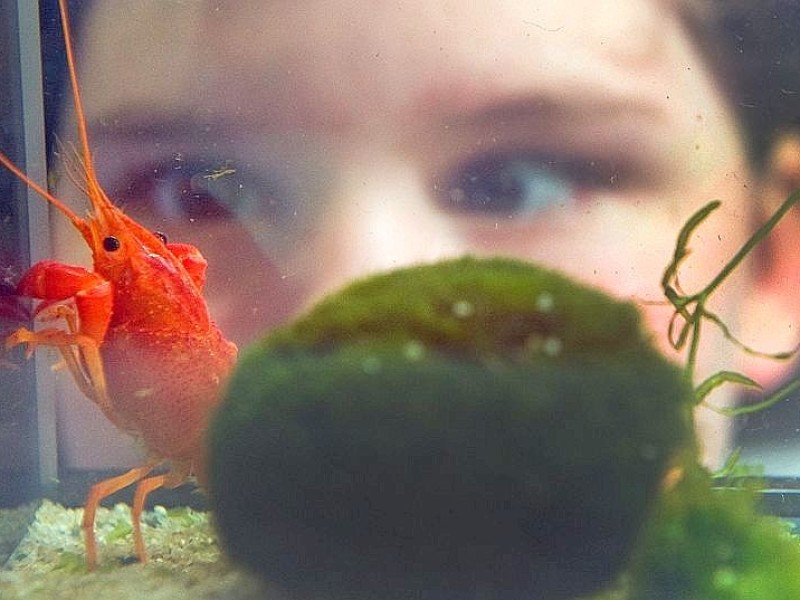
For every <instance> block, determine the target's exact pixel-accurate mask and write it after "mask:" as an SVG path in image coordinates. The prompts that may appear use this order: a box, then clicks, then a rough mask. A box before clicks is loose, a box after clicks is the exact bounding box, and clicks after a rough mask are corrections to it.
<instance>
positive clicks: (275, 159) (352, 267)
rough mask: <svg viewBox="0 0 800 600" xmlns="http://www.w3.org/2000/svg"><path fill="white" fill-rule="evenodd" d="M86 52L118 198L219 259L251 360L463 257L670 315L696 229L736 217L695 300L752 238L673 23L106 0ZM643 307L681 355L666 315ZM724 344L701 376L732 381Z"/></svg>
mask: <svg viewBox="0 0 800 600" xmlns="http://www.w3.org/2000/svg"><path fill="white" fill-rule="evenodd" d="M83 36H84V37H83V39H82V46H81V52H80V64H79V78H80V80H81V83H82V87H83V92H84V95H85V103H86V108H87V112H88V119H89V125H90V128H91V131H90V135H91V140H92V145H93V149H94V156H95V159H96V161H97V164H98V168H99V171H100V177H101V181H102V182H103V183H104V185H105V187H106V189H107V191H108V192H109V194H110V195H111V197H112V198H114V199H115V201H116V202H117V203H118V204H120V205H121V206H123V207H124V208H125V209H126V210H127V212H128V213H129V214H130V215H132V216H133V217H134V218H136V219H138V220H140V221H142V222H144V223H146V224H148V225H149V226H150V227H152V228H153V229H156V230H159V231H163V232H164V233H166V235H167V236H168V237H169V239H170V240H171V241H181V242H190V243H193V244H196V245H197V246H198V247H199V248H200V249H201V251H202V252H203V253H204V255H205V256H206V257H207V259H208V261H209V281H208V288H207V295H208V298H209V303H210V306H211V309H212V312H213V313H214V315H215V318H216V319H217V321H218V322H219V324H220V326H221V328H222V329H223V331H225V332H226V334H227V335H228V336H229V337H230V338H231V339H233V340H234V341H236V342H237V343H240V344H246V343H248V342H250V341H252V340H253V339H255V338H256V337H258V336H260V335H262V334H263V332H264V331H265V329H267V328H269V327H271V326H274V325H275V324H276V323H279V322H282V321H285V320H286V319H287V318H289V317H290V316H291V315H293V314H296V313H297V312H298V311H299V310H301V309H302V308H303V307H305V306H307V305H308V304H309V303H311V302H313V301H314V300H315V299H317V298H319V296H320V295H322V294H324V293H325V292H328V291H331V290H333V289H335V288H338V287H340V286H341V285H343V284H344V283H345V282H346V281H347V280H349V279H351V278H353V277H356V276H359V275H364V274H366V273H369V272H373V271H376V270H381V269H389V268H394V267H399V266H402V265H407V264H410V263H417V262H424V261H432V260H435V259H438V258H443V257H447V256H457V255H462V254H466V253H470V254H480V255H493V254H502V255H509V256H515V257H520V258H524V259H529V260H532V261H536V262H540V263H543V264H545V265H547V266H550V267H555V268H558V269H559V270H562V271H563V272H565V273H567V274H569V275H572V276H575V277H577V278H579V279H580V280H582V281H585V282H588V283H590V284H594V285H597V286H599V287H601V288H603V289H605V290H608V291H611V292H613V293H614V294H616V295H619V296H621V297H624V298H628V299H631V298H634V299H649V300H659V299H660V298H661V296H660V289H659V281H660V277H661V274H662V271H663V269H664V267H665V266H666V264H667V263H668V262H669V260H670V257H671V253H672V250H673V248H674V243H675V238H676V236H677V233H678V231H679V229H680V227H681V226H682V224H683V223H684V221H685V220H686V218H687V217H688V216H689V215H690V214H691V213H692V212H694V211H695V210H697V209H698V208H699V207H700V206H701V205H702V204H704V203H706V202H707V201H709V200H711V199H714V198H719V199H722V200H724V204H723V209H722V210H721V211H720V214H719V215H716V216H715V218H714V221H713V223H709V224H708V225H705V226H704V227H703V228H702V229H701V230H700V232H699V239H698V241H697V242H696V243H695V245H696V247H697V248H698V251H697V252H696V256H694V260H693V261H691V264H689V265H687V268H686V269H685V271H684V273H683V278H682V283H683V284H684V286H685V287H686V288H688V289H692V288H693V287H695V286H696V285H697V284H701V283H705V282H707V281H708V280H709V279H710V277H711V276H713V274H715V273H716V272H717V271H718V270H719V268H720V267H721V265H722V264H723V263H724V261H725V260H726V259H727V258H728V257H729V256H730V255H731V254H732V253H733V252H734V251H735V249H737V248H738V247H739V246H740V245H741V243H742V241H743V239H744V237H745V235H746V233H747V231H748V228H749V223H748V219H747V214H748V210H749V207H748V206H747V202H748V201H749V200H750V198H749V195H748V194H749V192H748V184H749V182H750V178H751V176H750V172H749V169H748V166H747V163H746V161H745V157H744V153H743V150H742V145H741V142H740V140H739V137H738V133H737V128H736V125H735V122H734V119H733V116H732V113H731V110H730V109H729V107H728V105H727V104H726V102H725V101H724V100H723V98H722V97H721V95H720V93H719V92H718V90H717V88H716V87H715V84H714V81H713V78H712V75H711V74H710V73H709V71H708V69H707V67H706V66H705V64H704V62H703V59H702V57H701V55H700V54H699V52H698V51H697V49H696V48H695V47H694V46H693V44H692V41H691V40H690V39H689V37H688V35H687V33H686V32H685V31H684V29H683V28H682V26H681V22H680V20H679V18H678V16H677V15H676V13H675V12H674V9H673V8H672V5H671V4H670V3H669V2H659V1H656V0H630V1H628V2H617V1H614V2H610V1H609V2H604V1H598V0H592V1H588V0H586V1H584V0H576V1H574V2H570V3H565V2H561V1H560V0H558V1H556V0H551V1H549V0H544V1H538V2H531V1H529V0H526V1H524V2H523V1H514V0H504V1H500V2H497V1H494V2H469V3H466V2H461V1H453V2H449V1H439V2H433V1H431V0H425V1H417V0H409V1H406V2H381V1H378V2H369V3H366V2H358V1H355V0H329V1H311V0H309V1H299V2H264V1H263V0H258V1H249V2H248V1H238V2H211V3H205V2H199V1H193V2H164V1H163V0H139V1H137V2H133V3H132V2H119V1H104V2H96V3H94V7H93V8H92V9H91V11H90V14H89V15H87V19H86V21H85V23H84V27H83ZM66 122H67V127H66V129H65V132H64V133H63V134H62V135H63V136H64V137H66V138H67V139H72V138H73V137H74V136H72V135H70V134H71V130H70V129H69V128H70V126H71V121H70V120H67V121H66ZM62 179H64V178H62ZM76 197H77V196H76ZM76 202H77V200H76ZM67 229H68V226H66V225H64V227H63V231H62V232H61V237H60V238H59V245H60V251H59V253H58V254H59V257H60V258H62V259H64V258H68V257H69V252H70V249H71V248H80V244H79V243H78V242H76V241H75V239H74V238H73V237H72V236H71V233H70V232H68V231H67ZM731 289H732V291H729V292H728V293H727V294H726V295H725V296H724V299H723V300H722V302H721V304H720V305H718V306H717V308H718V309H719V310H720V311H721V312H722V313H723V314H733V309H734V307H735V306H736V304H737V300H738V299H737V294H738V293H739V292H737V291H736V290H740V291H741V293H744V292H746V279H745V278H744V277H742V278H741V279H740V285H738V286H731ZM644 309H645V312H646V313H647V316H648V322H649V324H650V326H651V327H652V328H653V331H654V333H655V334H656V335H657V337H658V338H660V339H663V337H664V331H665V323H666V320H667V318H668V317H669V311H668V310H667V309H665V308H663V307H653V306H646V307H644ZM733 321H734V322H735V319H734V320H733ZM712 346H713V347H709V348H708V352H707V353H706V355H705V356H704V360H705V361H706V364H705V366H704V370H703V372H705V373H707V372H709V371H710V370H712V369H718V368H721V367H723V366H724V367H728V368H730V366H731V365H730V362H729V358H730V354H729V352H728V350H727V347H726V346H725V345H724V344H719V345H718V346H717V345H716V344H714V345H712ZM79 402H80V404H81V405H87V404H88V403H86V402H85V401H83V400H80V401H79ZM76 410H78V408H77V405H76V406H74V407H73V406H70V408H69V409H68V410H67V411H66V412H68V413H70V414H66V415H64V418H65V423H66V425H65V427H66V430H69V429H70V427H78V426H79V423H82V422H84V421H86V420H87V419H93V417H91V418H90V417H87V416H86V415H85V414H83V415H82V416H81V417H80V418H78V417H75V416H74V415H76V414H78V413H76V412H75V411H76ZM70 415H72V416H70ZM100 419H102V417H101V418H100ZM69 423H73V425H70V424H69ZM722 431H723V429H722V428H721V427H720V429H719V430H718V431H715V432H711V433H708V435H707V447H708V452H709V454H710V455H712V456H714V455H717V454H719V451H720V447H721V445H722V444H723V440H724V435H723V433H722ZM90 435H91V434H90ZM67 437H69V434H67ZM85 443H86V440H85V438H84V439H83V441H82V442H81V444H85ZM102 443H103V444H104V445H106V444H107V443H108V440H103V442H102ZM69 447H70V446H69V444H67V450H68V452H69ZM72 451H73V452H74V453H76V456H77V455H78V454H79V452H80V451H79V450H77V449H73V450H72ZM106 455H107V456H112V457H113V456H114V455H113V453H112V454H108V453H107V454H106ZM76 460H81V459H76ZM111 460H118V459H117V458H112V459H111Z"/></svg>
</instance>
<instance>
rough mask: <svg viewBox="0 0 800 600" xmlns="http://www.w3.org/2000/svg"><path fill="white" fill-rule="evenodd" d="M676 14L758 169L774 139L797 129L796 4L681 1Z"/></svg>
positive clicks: (799, 45)
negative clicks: (735, 119)
mask: <svg viewBox="0 0 800 600" xmlns="http://www.w3.org/2000/svg"><path fill="white" fill-rule="evenodd" d="M679 10H680V11H681V14H682V16H683V17H684V21H685V23H686V24H687V26H688V28H689V30H690V32H691V33H692V34H693V35H694V38H695V40H696V42H697V44H698V46H699V48H700V50H701V52H702V53H703V54H704V55H705V56H706V58H707V60H708V62H709V64H710V66H711V69H712V71H713V72H714V73H715V74H716V76H717V80H718V82H719V84H720V86H721V87H722V89H723V90H724V92H725V93H726V95H727V97H728V101H729V103H730V105H731V107H732V108H733V110H734V111H735V113H736V115H737V117H738V120H739V123H740V126H741V128H742V133H743V135H744V139H745V143H746V145H747V149H748V154H749V157H750V160H751V162H752V163H753V165H754V166H755V167H756V168H760V167H762V166H763V165H764V164H765V162H766V159H767V158H768V155H769V151H770V148H771V147H772V144H773V142H774V141H775V139H776V138H777V137H778V136H780V135H781V134H782V133H786V132H787V131H791V130H793V129H800V41H798V39H797V32H798V31H799V30H800V2H797V0H683V1H682V2H681V4H680V9H679Z"/></svg>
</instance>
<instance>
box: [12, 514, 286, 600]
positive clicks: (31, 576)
mask: <svg viewBox="0 0 800 600" xmlns="http://www.w3.org/2000/svg"><path fill="white" fill-rule="evenodd" d="M15 510H16V509H15ZM17 512H18V511H16V512H15V511H0V524H2V523H3V522H4V521H7V520H9V519H14V518H16V517H15V515H16V514H17ZM82 515H83V510H82V509H68V508H64V507H63V506H60V505H58V504H55V503H53V502H50V501H47V500H45V501H43V502H42V504H41V506H40V507H39V508H38V510H37V511H36V516H35V520H34V521H33V523H32V524H31V526H30V528H29V529H28V533H27V535H26V536H25V537H24V538H23V540H22V541H21V542H20V543H19V545H18V546H17V548H16V550H14V552H13V553H12V554H11V556H10V558H9V559H8V560H7V562H6V563H5V565H3V567H2V568H0V600H23V599H43V600H44V599H47V600H50V599H63V600H81V599H84V598H85V599H90V598H91V599H96V598H108V599H111V598H113V599H115V600H138V599H142V600H144V599H148V600H162V599H163V600H167V599H170V600H173V599H183V598H186V599H193V598H201V599H212V598H213V599H219V600H222V599H225V600H228V599H230V600H256V599H262V598H270V599H273V598H275V599H277V598H278V597H279V595H278V594H275V593H268V592H267V591H266V590H265V589H264V588H263V587H261V586H260V585H259V584H258V582H257V581H256V580H254V579H253V578H252V577H251V576H249V575H248V574H246V573H244V572H242V571H241V570H239V569H237V568H236V567H235V566H233V565H231V564H230V563H229V562H228V561H227V560H226V559H225V558H224V557H223V556H222V555H221V553H220V549H219V546H218V545H217V538H216V535H215V533H214V530H213V528H212V527H211V524H210V522H209V513H206V512H197V511H194V510H192V509H190V508H173V509H165V508H163V507H161V506H156V507H155V509H154V510H153V511H148V512H146V513H145V514H144V515H143V519H142V521H143V526H142V530H143V534H144V539H145V543H146V545H147V550H148V553H149V556H150V560H149V561H148V562H147V563H146V564H139V563H137V562H136V561H135V558H134V556H133V536H132V529H131V516H130V507H129V506H127V505H124V504H118V505H116V506H115V507H114V508H112V509H107V508H100V509H99V510H98V512H97V525H96V531H97V543H98V554H99V557H98V558H99V563H100V564H99V567H98V569H97V570H96V571H94V572H91V573H90V572H88V571H87V569H86V564H85V554H84V542H83V537H82V532H81V527H80V524H81V517H82ZM2 530H3V528H2V527H0V535H1V534H2Z"/></svg>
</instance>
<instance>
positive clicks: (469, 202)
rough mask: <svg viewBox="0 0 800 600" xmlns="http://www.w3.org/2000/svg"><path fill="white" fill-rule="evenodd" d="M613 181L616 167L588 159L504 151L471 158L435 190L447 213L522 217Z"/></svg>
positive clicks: (605, 185) (614, 180) (561, 203)
mask: <svg viewBox="0 0 800 600" xmlns="http://www.w3.org/2000/svg"><path fill="white" fill-rule="evenodd" d="M617 179H618V176H617V174H616V171H615V170H614V169H611V168H608V167H607V166H606V165H601V164H599V163H597V162H595V161H591V160H558V159H553V158H545V157H542V156H537V155H531V154H525V153H507V154H491V155H484V156H481V157H478V158H477V159H473V160H470V161H468V162H466V163H464V164H462V165H460V166H459V167H457V168H456V169H455V170H454V172H452V173H451V175H450V177H449V179H447V180H446V183H445V184H444V185H441V184H439V185H437V188H438V193H439V196H440V201H441V203H442V205H443V207H444V208H445V209H446V210H448V211H453V212H462V213H467V214H470V213H471V214H475V215H480V214H484V215H487V216H497V215H501V214H503V215H514V214H519V215H526V214H532V213H536V212H538V211H542V210H547V209H549V208H553V207H555V206H559V205H563V204H564V203H568V202H572V201H574V200H575V199H576V198H577V196H578V194H580V193H582V192H583V191H585V190H586V189H587V188H594V187H600V186H603V187H609V186H611V185H614V184H616V183H617Z"/></svg>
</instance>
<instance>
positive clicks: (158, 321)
mask: <svg viewBox="0 0 800 600" xmlns="http://www.w3.org/2000/svg"><path fill="white" fill-rule="evenodd" d="M66 2H67V0H59V7H60V10H61V18H62V22H63V29H64V38H65V45H66V53H67V65H68V70H69V79H70V84H71V86H72V96H73V101H74V104H75V115H76V118H77V124H78V134H79V140H80V144H79V147H80V154H81V156H80V158H79V159H76V160H73V161H71V162H73V163H74V164H76V165H80V167H81V169H82V171H83V173H82V174H80V175H75V174H72V176H73V179H75V180H76V181H78V184H79V187H80V188H81V189H83V190H84V192H85V193H86V196H87V197H88V199H89V202H90V203H91V210H90V212H89V213H88V214H87V216H86V217H85V218H81V217H79V216H78V215H77V214H75V213H74V212H73V211H72V210H71V209H70V208H68V207H67V206H66V205H65V204H64V203H63V202H62V201H60V200H59V199H58V198H56V197H55V196H53V195H52V194H50V193H49V192H48V191H47V190H46V189H44V188H43V187H42V186H40V185H38V184H37V183H35V182H34V181H32V180H31V179H30V178H29V177H28V176H27V175H25V174H24V173H23V172H22V171H21V170H20V169H19V168H18V167H16V166H15V165H14V164H13V163H11V161H10V160H9V159H8V157H6V156H5V155H4V154H2V153H0V164H3V165H4V166H5V167H7V168H8V169H10V170H11V171H12V172H13V173H15V174H16V175H17V176H18V177H19V178H20V179H22V180H23V181H24V182H25V183H26V184H27V185H28V186H30V187H31V188H32V189H34V190H35V191H36V192H37V193H39V194H40V195H41V196H42V197H44V198H45V199H46V200H47V201H48V202H50V204H52V205H53V206H55V207H56V208H57V209H58V210H59V211H61V212H62V213H63V214H64V215H66V217H67V218H68V219H69V220H70V221H71V222H72V224H73V225H74V226H75V228H77V229H78V231H79V232H80V233H81V235H82V236H83V238H84V239H85V240H86V243H87V244H88V245H89V248H90V249H91V252H92V259H93V263H94V268H93V269H92V270H89V269H86V268H83V267H80V266H72V265H66V264H62V263H59V262H56V261H52V260H46V261H42V262H40V263H37V264H35V265H34V266H33V267H31V269H30V270H29V271H27V273H25V275H24V276H23V277H22V279H21V280H20V281H19V283H18V285H17V286H16V290H15V293H16V295H17V296H20V297H27V298H33V299H35V300H39V301H40V302H39V303H38V306H37V307H36V309H35V311H34V314H36V315H37V316H39V317H43V318H46V319H50V320H55V321H58V322H60V323H62V325H63V326H62V327H60V328H58V327H48V328H44V329H41V330H38V331H30V330H28V329H25V328H21V329H18V330H16V331H15V332H14V333H12V334H11V335H10V336H8V338H7V339H6V346H7V347H8V348H11V347H14V346H17V345H20V344H25V345H27V353H28V355H30V354H31V353H32V352H33V351H34V350H35V348H36V347H37V346H49V347H54V348H57V349H58V351H59V352H60V353H61V356H62V357H63V361H64V364H65V365H66V367H67V368H68V369H69V372H70V373H71V375H72V377H73V379H74V380H75V383H76V384H77V385H78V387H79V388H80V389H81V391H82V392H83V393H84V394H85V395H86V396H87V397H88V398H89V399H90V400H92V401H93V402H94V403H95V404H97V406H98V407H99V408H100V410H101V411H102V412H103V413H104V414H105V416H106V417H108V419H109V420H111V421H112V422H113V423H114V424H115V425H116V426H117V427H119V428H120V429H122V430H124V431H126V432H129V433H132V434H133V435H136V436H138V437H140V438H141V439H142V441H143V442H144V445H145V446H146V447H147V449H148V452H149V454H148V458H147V460H146V462H145V464H144V465H142V466H139V467H136V468H134V469H131V470H130V471H128V472H127V473H125V474H123V475H119V476H117V477H112V478H111V479H107V480H105V481H101V482H99V483H97V484H95V485H94V486H93V487H92V488H91V490H90V491H89V495H88V497H87V499H86V506H85V510H84V516H83V530H84V533H85V538H86V560H87V564H88V566H89V568H90V569H92V568H94V567H95V566H96V564H97V545H96V541H95V534H94V519H95V512H96V510H97V507H98V505H99V503H100V501H101V500H102V499H103V498H105V497H106V496H108V495H110V494H112V493H114V492H116V491H118V490H120V489H122V488H124V487H127V486H129V485H132V484H133V483H136V482H138V485H137V487H136V491H135V494H134V501H133V511H132V512H133V525H134V544H135V549H136V554H137V556H138V557H139V559H140V560H142V561H144V560H146V559H147V554H146V551H145V547H144V542H143V539H142V532H141V524H140V517H141V513H142V509H143V507H144V502H145V498H146V497H147V495H148V494H149V493H150V492H151V491H153V490H154V489H156V488H159V487H162V486H168V487H173V486H176V485H179V484H181V483H183V482H184V481H186V480H187V479H188V478H189V477H190V476H192V475H195V476H196V477H197V479H198V482H199V483H200V485H201V486H203V485H204V483H205V462H206V460H205V443H204V442H205V440H204V437H205V432H206V429H207V425H208V419H209V417H210V413H211V411H212V410H213V408H214V406H215V405H216V404H217V402H218V401H219V399H220V395H221V390H222V386H223V385H224V383H225V381H226V380H227V378H228V375H229V373H230V371H231V369H232V367H233V364H234V362H235V360H236V355H237V350H236V346H235V345H234V344H233V343H231V342H229V341H227V340H226V339H225V338H224V337H223V335H222V333H221V332H220V330H219V329H218V328H217V326H216V325H215V324H214V322H213V321H212V319H211V317H210V315H209V311H208V307H207V305H206V302H205V300H204V298H203V295H202V289H203V284H204V280H205V271H206V266H207V264H206V261H205V259H204V258H203V256H202V255H201V254H200V252H199V251H198V250H197V249H196V248H194V247H193V246H190V245H188V244H170V243H167V242H166V239H165V238H164V237H163V235H161V234H158V233H153V232H151V231H149V230H147V229H145V228H144V227H142V226H141V225H139V224H138V223H136V222H135V221H134V220H132V219H131V218H130V217H128V216H126V215H125V214H124V213H123V212H122V211H121V210H120V209H119V208H117V207H116V206H114V204H113V203H112V202H111V201H110V200H109V198H108V197H107V196H106V194H105V192H104V191H103V189H102V188H101V187H100V184H99V182H98V179H97V176H96V174H95V168H94V164H93V161H92V155H91V152H90V150H89V139H88V134H87V127H86V121H85V116H84V110H83V105H82V103H81V96H80V91H79V88H78V83H77V76H76V69H75V59H74V56H73V49H72V41H71V34H70V26H69V18H68V14H67V6H66ZM167 462H168V464H169V466H170V469H169V471H168V472H166V473H164V474H158V475H152V474H151V473H152V472H153V471H154V469H156V467H158V466H159V465H161V464H162V463H167Z"/></svg>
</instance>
